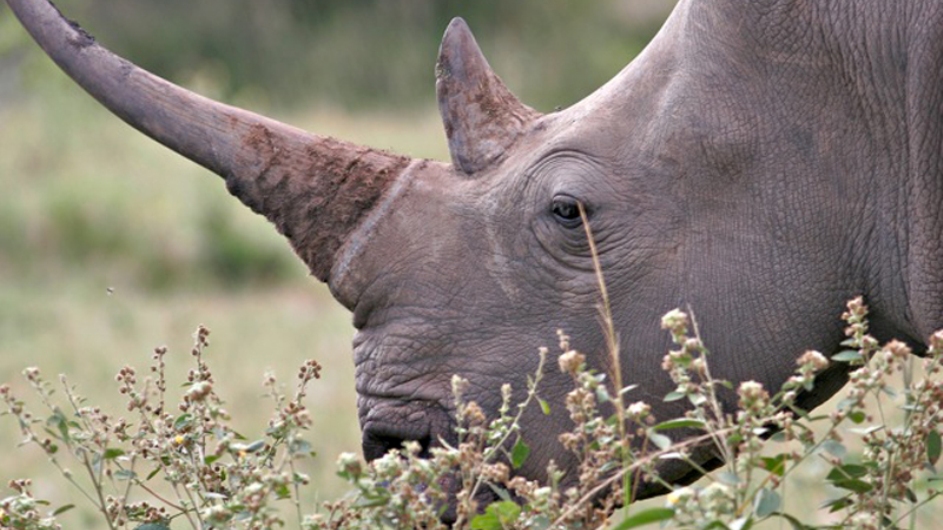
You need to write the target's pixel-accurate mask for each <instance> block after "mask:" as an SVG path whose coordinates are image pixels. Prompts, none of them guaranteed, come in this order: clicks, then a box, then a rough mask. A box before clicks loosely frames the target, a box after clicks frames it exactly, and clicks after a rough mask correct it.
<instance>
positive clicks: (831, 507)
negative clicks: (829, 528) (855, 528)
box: [822, 495, 854, 513]
mask: <svg viewBox="0 0 943 530" xmlns="http://www.w3.org/2000/svg"><path fill="white" fill-rule="evenodd" d="M852 504H854V502H853V501H852V500H851V496H850V495H846V496H844V497H841V498H839V499H834V500H830V501H828V502H826V503H824V504H822V508H828V513H835V512H837V511H838V510H841V509H843V508H846V507H848V506H851V505H852Z"/></svg>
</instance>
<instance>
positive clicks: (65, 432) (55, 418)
mask: <svg viewBox="0 0 943 530" xmlns="http://www.w3.org/2000/svg"><path fill="white" fill-rule="evenodd" d="M46 425H48V426H50V427H55V428H56V429H57V430H58V431H59V436H60V440H62V441H63V442H66V443H69V440H70V439H69V422H68V421H67V420H66V417H65V415H64V414H62V411H61V410H59V407H56V408H55V410H53V412H52V415H51V416H49V418H48V419H46Z"/></svg>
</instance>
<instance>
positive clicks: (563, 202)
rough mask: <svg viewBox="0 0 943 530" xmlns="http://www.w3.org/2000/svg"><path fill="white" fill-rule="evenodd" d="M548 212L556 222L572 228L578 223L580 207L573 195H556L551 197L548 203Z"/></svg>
mask: <svg viewBox="0 0 943 530" xmlns="http://www.w3.org/2000/svg"><path fill="white" fill-rule="evenodd" d="M550 213H552V214H553V217H554V219H556V220H557V222H558V223H560V224H561V225H563V226H565V227H567V228H574V227H577V226H579V225H580V207H579V202H578V201H577V200H576V199H574V198H573V197H570V196H567V195H557V196H556V197H554V198H553V203H552V204H551V205H550Z"/></svg>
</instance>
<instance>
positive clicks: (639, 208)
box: [8, 0, 943, 496]
mask: <svg viewBox="0 0 943 530" xmlns="http://www.w3.org/2000/svg"><path fill="white" fill-rule="evenodd" d="M8 2H9V3H10V4H11V5H12V6H13V7H14V8H15V10H16V11H17V12H18V16H20V18H21V19H24V25H26V26H29V27H30V29H31V32H33V33H34V34H36V33H42V32H43V31H46V32H47V33H49V34H50V35H53V37H49V38H47V40H49V41H53V42H52V44H48V43H46V44H43V37H42V36H41V35H40V36H37V40H39V41H40V43H41V44H43V46H44V48H46V49H47V51H49V53H50V55H52V56H53V57H54V58H56V60H57V61H58V62H60V64H62V65H63V68H64V69H66V70H67V71H69V73H70V75H73V76H74V77H76V79H77V80H78V81H79V82H80V84H83V86H85V87H86V89H87V90H89V91H90V92H92V94H93V95H95V97H97V98H99V99H101V100H102V101H103V103H105V104H106V105H108V106H109V107H110V108H112V109H113V110H114V111H115V112H116V113H118V114H119V115H120V116H121V117H122V118H124V119H126V120H128V121H129V122H130V123H132V124H133V125H134V126H136V127H138V128H140V129H142V130H143V131H144V132H146V133H147V134H150V135H152V136H154V137H155V138H157V139H158V140H160V141H162V142H164V143H165V144H167V145H169V146H170V147H172V148H174V149H176V150H178V151H180V152H181V153H183V154H184V155H186V156H188V157H190V158H192V159H194V160H195V161H197V162H199V163H201V164H203V165H205V166H207V167H209V168H211V169H213V170H214V171H217V172H218V173H220V174H221V175H223V176H224V177H225V178H226V180H227V184H228V186H229V188H230V190H231V191H232V192H233V194H234V195H236V196H237V197H239V198H240V199H241V200H242V201H243V202H245V203H246V204H248V205H249V206H250V207H252V208H253V209H254V210H256V211H258V212H260V213H262V214H263V215H266V216H267V217H268V218H269V219H271V220H272V221H273V222H274V223H275V224H276V226H277V228H278V229H279V230H280V231H281V232H282V233H284V234H285V235H286V236H287V237H288V239H289V241H290V242H291V243H292V245H293V246H294V248H295V250H296V251H297V252H298V254H299V256H301V257H302V259H304V260H305V261H306V262H307V263H308V265H309V266H310V267H311V270H312V272H313V274H314V275H315V276H316V277H318V278H319V279H321V280H322V281H327V283H328V284H329V286H330V288H331V291H332V292H333V293H334V295H335V297H336V298H337V299H338V300H339V301H340V302H341V303H342V304H344V305H345V306H346V307H348V308H350V309H351V310H352V311H353V313H354V323H355V325H356V327H357V328H358V332H357V335H356V337H355V339H354V359H355V362H356V366H357V391H358V392H359V395H360V398H359V406H360V420H361V423H362V426H363V440H364V452H365V454H366V456H367V457H368V458H375V457H377V456H379V455H381V454H382V453H383V452H385V451H386V450H387V449H388V448H390V447H394V446H398V445H399V443H400V442H401V441H402V440H406V439H415V440H420V441H422V442H423V443H424V444H427V445H428V444H430V443H436V439H437V438H438V437H440V436H441V437H444V438H445V439H450V435H449V428H450V424H451V421H452V420H451V419H450V418H451V417H450V408H451V396H450V391H451V389H450V379H451V377H452V375H453V374H460V375H462V376H464V377H466V378H468V379H469V380H470V381H471V385H472V386H471V389H470V390H469V391H468V393H467V394H466V396H467V398H469V399H473V400H477V401H478V402H479V403H480V404H481V405H482V406H483V407H484V409H485V410H486V411H487V412H488V413H490V414H492V415H493V414H495V412H496V407H497V400H498V397H497V396H498V392H497V390H498V388H499V387H500V385H501V384H502V383H505V382H509V383H511V384H512V385H513V386H514V388H515V389H518V395H521V393H522V390H523V388H524V387H525V381H526V376H527V374H530V373H532V372H533V371H534V370H535V369H536V367H537V355H536V350H537V347H538V346H541V345H554V344H555V343H556V337H555V330H557V329H563V330H565V331H566V332H567V333H569V334H570V335H571V336H572V344H573V345H574V346H575V347H577V348H578V349H580V350H581V351H583V352H585V353H587V354H588V358H589V363H590V365H591V366H593V367H596V368H597V369H599V370H608V369H609V366H608V364H607V361H606V354H605V347H604V340H603V335H602V333H601V330H600V324H599V322H600V319H599V313H598V309H597V305H598V302H599V298H600V297H599V292H598V289H597V284H596V279H595V276H594V272H593V266H592V262H591V258H590V255H589V251H588V245H587V239H586V236H585V233H584V230H583V227H582V226H581V224H580V223H579V221H578V220H577V221H576V222H573V221H572V220H567V219H565V218H562V217H566V216H567V215H566V214H567V209H568V208H570V207H575V206H574V205H575V203H576V201H579V202H580V203H582V204H583V205H584V206H585V208H586V210H587V212H588V216H589V223H590V226H591V228H592V231H593V234H594V236H595V240H596V244H597V246H598V250H599V258H600V261H601V263H602V269H603V271H604V273H605V277H606V280H607V283H608V286H609V291H610V295H611V304H612V312H613V316H614V319H615V322H616V327H617V329H618V331H619V334H620V337H621V351H622V361H621V362H622V369H623V372H624V373H623V374H622V377H623V380H624V381H625V382H626V383H636V384H638V385H639V387H638V388H637V389H636V390H634V391H633V392H632V393H631V394H630V395H629V399H630V400H636V399H644V400H648V401H649V402H650V403H651V404H653V405H654V408H655V412H656V415H658V416H659V417H662V418H667V417H668V416H669V415H670V414H674V413H676V412H677V411H676V410H671V409H670V408H669V407H672V406H674V405H669V404H665V403H663V402H662V401H661V397H662V396H663V395H664V394H666V393H667V392H669V391H670V390H672V385H671V383H670V381H669V379H668V377H667V376H666V375H665V374H664V373H663V372H662V371H661V369H660V367H659V365H660V361H661V358H662V356H663V354H664V352H665V351H666V349H667V347H668V338H667V336H666V334H665V332H663V331H661V330H660V329H659V326H658V323H659V319H660V317H661V315H662V314H663V313H665V312H666V311H667V310H670V309H672V308H674V307H684V308H687V307H690V308H692V309H693V311H694V312H695V314H696V315H697V319H698V322H699V326H700V329H701V331H702V333H703V337H704V339H705V341H706V343H707V344H708V345H709V347H710V348H711V350H712V358H711V362H712V369H713V371H714V374H715V375H716V376H718V377H721V378H726V379H729V380H731V381H734V382H737V381H742V380H749V379H753V380H757V381H759V382H761V383H763V384H764V385H766V386H767V387H770V388H777V387H778V386H779V385H780V384H781V383H783V381H784V380H785V379H786V378H787V377H788V376H789V375H790V374H791V373H792V371H793V369H794V367H795V360H796V358H797V357H798V356H799V355H800V354H801V353H802V352H803V351H804V350H806V349H817V350H820V351H822V352H824V353H826V354H829V353H832V352H834V351H835V350H836V348H837V347H838V343H839V341H840V340H842V338H843V335H842V324H841V322H840V320H839V318H838V317H839V315H840V314H841V312H842V309H843V306H844V303H845V302H846V301H847V300H848V299H850V298H851V297H853V296H856V295H859V294H860V295H864V297H865V300H866V302H867V303H868V304H869V305H870V308H871V314H872V318H873V320H872V329H873V332H874V334H875V335H876V336H877V337H878V338H880V339H882V340H883V339H888V338H890V337H897V338H900V339H903V340H906V341H907V342H909V343H910V344H911V345H912V346H913V347H915V348H916V349H917V350H918V351H920V350H923V349H924V345H925V340H926V338H927V337H928V336H929V334H930V333H931V332H932V331H934V330H935V329H938V328H941V327H943V272H941V271H943V266H941V264H943V207H941V205H943V175H941V161H943V135H941V132H943V82H941V81H943V80H941V77H943V4H941V3H939V2H931V1H918V0H895V1H894V2H888V1H884V0H856V1H855V2H833V1H827V0H821V1H804V2H797V1H791V2H786V1H773V0H740V1H734V0H701V1H699V0H682V1H681V2H680V3H679V4H678V6H677V8H676V9H675V10H674V12H673V14H672V15H671V17H670V19H669V20H668V21H667V22H666V23H665V26H664V28H663V29H662V30H661V32H660V33H659V34H658V35H657V36H656V37H655V39H654V40H653V41H652V42H651V44H650V45H649V46H648V48H647V49H646V50H645V51H644V52H643V53H642V55H640V56H639V57H638V58H637V59H636V60H635V61H633V62H632V63H631V64H630V65H629V66H628V67H626V69H625V70H623V71H622V72H621V73H620V74H619V75H618V76H616V77H615V79H613V80H612V81H610V82H609V83H607V84H606V85H605V86H603V87H602V88H600V89H599V90H598V91H596V92H595V93H593V94H592V95H590V96H589V97H587V98H586V99H585V100H583V101H581V102H579V103H577V104H576V105H574V106H573V107H571V108H568V109H566V110H563V111H560V112H556V113H553V114H548V115H541V114H539V113H537V112H535V111H533V110H531V109H529V108H527V107H525V106H523V105H522V104H520V103H519V102H518V101H517V100H516V99H515V98H514V97H513V96H512V95H511V94H510V93H509V92H508V91H507V89H506V88H504V86H503V85H502V84H501V82H500V80H498V79H497V77H495V76H494V74H493V73H492V72H491V71H490V69H489V68H488V66H487V62H486V61H484V58H483V57H481V56H480V54H479V51H478V48H477V46H476V45H475V44H474V40H473V39H472V37H471V34H470V33H469V32H468V30H467V27H466V26H465V25H464V22H462V21H460V20H456V21H454V22H453V23H452V24H451V25H450V27H449V29H448V31H447V32H446V36H445V38H444V40H443V46H442V50H441V55H440V60H439V64H438V67H437V72H436V73H437V79H438V81H437V88H438V96H439V105H440V108H441V110H442V114H443V120H444V122H445V125H446V132H447V134H448V135H449V145H450V149H451V152H452V160H453V163H452V164H451V165H447V164H441V163H435V162H427V161H420V160H413V161H409V160H406V159H403V158H401V157H396V156H395V155H390V154H388V153H382V152H379V151H373V150H364V149H363V148H357V147H355V146H349V145H347V144H343V143H342V142H338V141H334V140H330V139H325V138H322V137H316V136H313V135H307V134H306V133H303V132H301V131H296V130H293V129H290V128H287V127H286V126H283V125H281V124H276V123H274V122H271V121H265V120H264V119H263V118H259V117H256V116H254V115H251V114H249V113H244V112H243V111H237V110H233V109H230V108H226V107H221V106H220V107H219V108H216V107H212V108H210V110H207V111H206V116H207V117H203V116H202V114H201V115H200V116H198V117H197V118H191V117H190V116H189V115H192V114H193V111H192V109H191V108H190V107H187V106H186V105H192V106H193V108H201V109H202V108H203V107H204V106H206V105H216V104H213V103H208V102H206V101H204V100H199V101H197V102H196V103H193V102H191V100H189V99H183V100H181V101H186V102H190V103H186V104H183V103H180V102H178V101H176V100H174V99H173V98H171V97H170V96H168V98H170V99H169V100H168V101H164V99H162V98H164V96H163V94H164V93H165V92H166V91H167V90H168V89H167V88H166V86H165V85H160V84H159V83H162V81H159V80H158V81H150V80H147V79H145V80H139V79H138V78H137V77H136V76H138V75H140V76H145V75H146V74H143V73H140V72H141V71H139V70H136V69H134V70H133V73H132V74H129V73H128V72H129V71H130V70H129V69H133V67H131V66H130V65H127V64H124V63H120V62H119V63H116V66H114V68H113V69H112V70H108V69H107V68H104V67H103V68H102V72H105V73H97V74H96V73H94V72H93V73H92V74H88V73H87V72H88V71H89V70H95V69H96V68H98V67H97V66H96V65H97V64H98V62H99V61H103V59H99V58H95V57H93V58H92V59H90V60H89V63H88V65H85V66H82V65H84V64H85V63H81V61H80V60H78V59H76V60H75V61H74V62H75V63H76V64H78V63H81V64H79V66H75V65H74V64H72V63H70V59H69V57H71V56H70V55H69V53H70V50H69V48H74V49H75V50H78V52H77V54H78V55H81V54H82V53H83V51H84V50H85V49H86V48H89V49H92V48H94V49H96V50H97V49H98V48H97V46H96V45H92V44H91V42H90V40H86V39H88V37H87V36H84V35H83V34H77V33H74V30H72V29H71V28H67V27H65V26H62V25H61V24H59V25H58V26H55V27H54V25H53V24H52V23H45V22H44V23H41V24H31V23H30V22H29V19H30V16H31V15H30V14H29V13H27V12H28V11H30V10H33V9H34V7H32V6H30V7H28V6H25V5H22V4H28V3H29V2H28V1H26V0H8ZM41 9H45V8H44V7H42V8H41V7H35V10H37V11H38V10H41ZM42 16H46V15H42ZM39 17H40V15H36V16H35V17H34V18H39ZM49 17H52V15H49ZM34 26H40V29H34ZM48 28H52V29H48ZM69 32H73V33H69ZM63 34H65V37H62V35H63ZM55 35H59V37H58V38H59V41H58V42H59V44H56V42H55V39H56V37H55ZM63 49H64V50H65V51H64V52H62V51H61V50H63ZM57 53H58V56H57ZM96 53H98V52H96ZM103 53H107V52H103ZM73 55H76V53H73ZM63 57H65V58H63ZM89 65H91V66H89ZM108 72H110V74H109V73H108ZM109 75H111V77H109V79H114V82H113V83H112V82H110V81H108V82H106V81H100V78H102V77H107V76H109ZM87 79H92V81H91V82H89V81H88V80H87ZM141 79H143V77H142V78H141ZM148 79H149V78H148ZM96 83H97V84H96ZM109 83H111V84H109ZM148 83H158V84H157V85H155V86H158V87H160V89H154V88H150V89H149V88H148V86H150V85H148ZM90 85H91V86H90ZM178 90H179V89H178ZM124 92H134V94H137V95H127V94H125V95H120V94H123V93H124ZM115 93H118V94H119V95H117V96H115V95H114V94H115ZM142 94H143V95H142ZM181 94H183V95H181V96H180V97H181V98H188V97H191V96H192V95H187V94H186V93H184V92H183V91H181ZM155 101H157V103H155ZM154 105H158V106H159V107H160V112H156V113H155V111H154V110H153V108H152V107H154ZM180 105H183V106H184V107H185V108H186V109H189V110H186V112H184V111H179V114H180V116H176V115H173V114H174V112H175V111H173V109H175V108H178V107H179V106H180ZM168 109H171V110H168ZM168 113H169V114H172V116H170V117H169V118H168V117H167V116H166V114H168ZM227 113H230V114H227ZM155 115H157V117H156V118H155ZM221 116H222V117H221ZM162 120H166V123H165V121H162ZM187 120H191V121H187ZM214 120H215V121H214ZM227 120H228V121H227ZM181 123H182V124H181ZM226 124H228V125H226ZM193 130H196V131H197V132H192V131H193ZM206 131H209V132H206ZM210 133H212V134H210ZM207 134H210V136H212V138H209V139H207V136H206V135H207ZM260 138H261V140H260ZM331 142H334V143H331ZM205 145H210V147H204V146H205ZM358 149H359V151H358ZM220 153H223V154H222V155H221V154H220ZM286 153H287V154H286ZM351 153H353V154H351ZM331 156H333V157H335V158H332V159H330V160H328V158H326V157H331ZM305 157H308V158H305ZM345 157H346V158H345ZM289 159H290V160H289ZM367 159H369V163H367V162H364V160H367ZM286 160H287V161H286ZM362 166H363V167H365V168H366V169H363V167H362ZM338 168H341V169H338ZM351 168H356V169H357V170H356V171H354V170H352V169H351ZM377 168H379V169H377ZM361 169H363V170H362V171H361ZM319 179H320V180H319ZM338 179H339V180H338ZM322 181H323V182H327V183H328V184H324V185H322ZM350 182H354V184H350ZM357 183H362V184H357ZM345 186H346V188H345ZM351 186H353V188H351ZM358 186H359V187H358ZM347 188H351V189H347ZM345 190H346V191H345ZM351 197H353V199H351ZM555 205H556V206H555ZM569 211H570V212H571V213H572V209H570V210H569ZM560 214H564V215H563V216H562V217H561V215H560ZM324 234H327V235H324ZM843 382H844V374H843V373H842V372H841V371H840V370H833V371H829V372H827V373H826V374H825V375H824V376H823V380H822V382H820V383H818V384H817V386H816V389H815V392H814V394H812V395H807V396H804V398H803V401H804V404H805V405H806V406H809V407H811V406H814V405H817V404H819V403H821V402H822V401H824V400H825V399H827V398H828V397H829V396H830V395H831V394H832V393H833V392H835V391H836V390H837V389H838V388H839V387H840V385H841V384H842V383H843ZM568 388H569V380H568V377H567V376H564V375H562V374H559V373H557V370H556V369H555V368H554V369H551V370H549V371H548V373H547V374H546V378H545V382H544V385H543V387H542V390H541V394H542V396H543V397H545V398H546V399H548V400H549V401H550V402H551V403H556V404H557V405H556V406H554V407H553V412H552V414H551V415H550V416H549V417H545V416H543V415H542V414H541V413H540V412H539V411H536V410H530V411H529V412H528V413H527V414H525V417H524V420H523V427H524V433H525V436H526V439H527V441H528V443H530V445H531V446H532V448H533V452H532V454H531V457H530V458H529V459H528V461H527V462H526V464H525V466H524V467H523V469H522V470H520V472H521V473H522V474H524V475H526V476H529V477H541V476H543V470H544V468H545V466H546V465H547V463H548V461H549V460H550V459H551V458H552V459H554V460H556V461H557V462H558V463H560V464H561V465H563V466H564V467H567V466H571V465H572V464H573V461H572V459H571V458H570V456H569V455H568V454H567V453H566V452H565V451H564V450H563V448H562V447H561V446H560V444H559V443H558V441H557V435H558V433H560V432H561V431H563V430H566V429H568V428H569V427H570V421H569V420H568V418H567V415H566V412H565V410H564V407H563V406H562V405H561V403H562V397H563V395H564V393H565V392H566V391H567V389H568ZM726 398H727V405H728V406H733V403H734V400H733V397H732V396H726ZM665 474H666V479H667V480H669V481H684V480H689V479H690V478H692V476H691V475H689V474H688V470H687V469H682V468H680V467H679V468H672V469H668V468H666V469H665ZM658 492H659V491H658V489H657V488H654V487H646V488H645V491H643V492H641V494H642V496H646V495H652V494H655V493H658Z"/></svg>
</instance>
